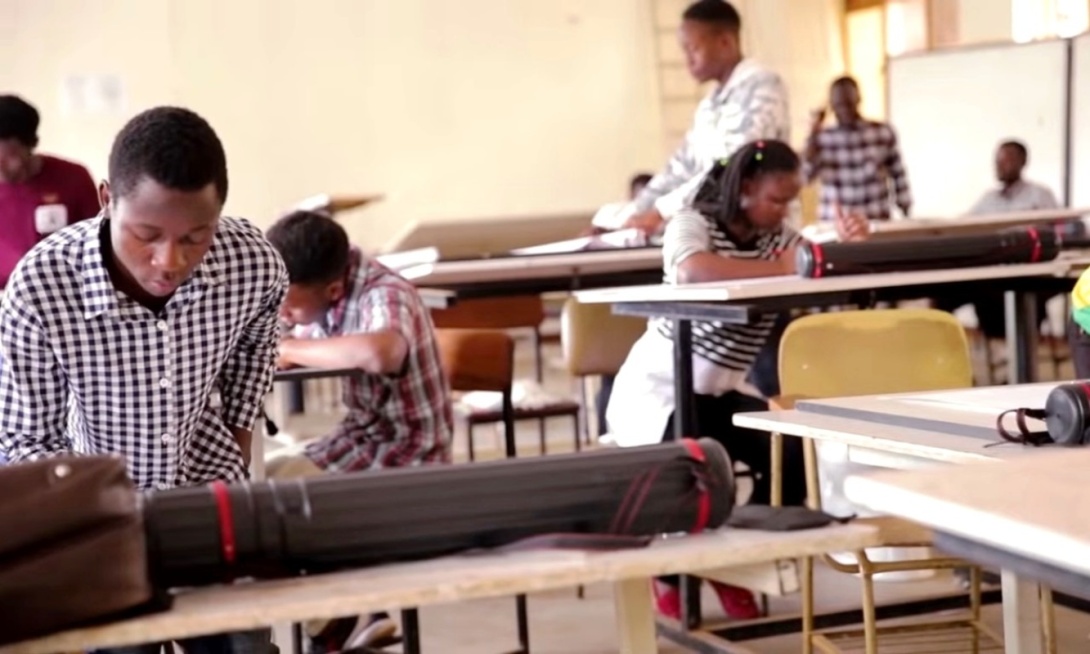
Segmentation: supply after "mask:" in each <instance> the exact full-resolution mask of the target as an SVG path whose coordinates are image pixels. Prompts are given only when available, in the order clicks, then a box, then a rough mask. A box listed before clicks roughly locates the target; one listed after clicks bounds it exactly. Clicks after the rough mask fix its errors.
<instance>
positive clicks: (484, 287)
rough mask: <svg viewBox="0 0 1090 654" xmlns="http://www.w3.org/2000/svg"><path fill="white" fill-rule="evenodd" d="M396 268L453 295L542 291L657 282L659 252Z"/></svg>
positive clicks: (597, 253) (628, 251)
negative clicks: (449, 291) (454, 293)
mask: <svg viewBox="0 0 1090 654" xmlns="http://www.w3.org/2000/svg"><path fill="white" fill-rule="evenodd" d="M399 272H400V274H401V276H402V277H404V278H405V279H407V280H409V281H410V282H412V283H413V284H415V285H417V286H427V287H437V288H445V289H449V290H452V291H455V292H456V293H457V295H458V297H488V296H502V295H527V294H542V293H550V292H556V291H571V290H575V289H579V288H600V287H608V286H617V285H622V284H639V283H650V282H653V281H656V282H657V281H660V280H661V279H662V251H661V250H660V249H659V248H657V247H642V248H624V249H616V250H590V251H586V252H573V253H566V254H535V255H522V256H497V257H489V258H481V259H465V260H453V261H437V262H433V263H421V264H417V265H409V266H406V267H404V268H402V269H400V271H399Z"/></svg>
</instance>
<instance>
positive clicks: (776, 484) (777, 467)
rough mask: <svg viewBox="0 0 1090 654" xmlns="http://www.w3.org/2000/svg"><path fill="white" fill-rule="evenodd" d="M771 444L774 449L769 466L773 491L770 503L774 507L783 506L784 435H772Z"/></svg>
mask: <svg viewBox="0 0 1090 654" xmlns="http://www.w3.org/2000/svg"><path fill="white" fill-rule="evenodd" d="M769 442H770V443H771V447H772V452H771V454H770V456H771V458H772V460H771V465H770V466H769V467H770V468H771V471H770V474H769V477H770V485H771V487H772V489H771V499H770V502H769V503H770V504H771V505H772V506H783V434H775V433H774V434H771V435H770V438H769Z"/></svg>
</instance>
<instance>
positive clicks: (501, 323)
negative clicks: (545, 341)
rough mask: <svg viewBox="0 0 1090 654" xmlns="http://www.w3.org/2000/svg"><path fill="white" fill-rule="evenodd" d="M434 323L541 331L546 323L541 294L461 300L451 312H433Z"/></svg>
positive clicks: (461, 327)
mask: <svg viewBox="0 0 1090 654" xmlns="http://www.w3.org/2000/svg"><path fill="white" fill-rule="evenodd" d="M431 319H432V322H434V323H435V326H436V327H439V328H442V329H518V328H522V327H533V328H537V327H539V326H540V325H541V323H542V322H543V321H544V320H545V302H544V301H543V300H542V299H541V296H540V295H518V296H513V297H494V298H475V299H467V300H462V299H459V300H458V301H457V302H456V303H455V304H454V305H453V306H452V307H450V308H448V309H433V310H432V312H431Z"/></svg>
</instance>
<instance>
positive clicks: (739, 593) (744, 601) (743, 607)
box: [660, 581, 761, 620]
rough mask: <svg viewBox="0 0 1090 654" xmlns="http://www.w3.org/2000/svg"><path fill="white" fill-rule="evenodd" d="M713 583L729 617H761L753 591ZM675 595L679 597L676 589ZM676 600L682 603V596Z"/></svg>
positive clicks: (748, 618) (741, 618) (745, 618)
mask: <svg viewBox="0 0 1090 654" xmlns="http://www.w3.org/2000/svg"><path fill="white" fill-rule="evenodd" d="M711 585H712V589H713V590H714V591H715V595H716V597H718V598H719V604H720V605H722V607H723V612H724V613H726V614H727V616H728V617H731V618H734V619H735V620H754V619H756V618H759V617H761V609H760V608H759V607H758V606H757V600H756V598H754V597H753V593H751V592H749V591H748V590H746V589H745V588H739V587H737V586H728V585H727V584H722V583H719V582H718V581H713V582H711ZM674 595H675V597H677V591H676V590H675V591H674ZM675 601H677V602H678V603H679V605H680V598H678V599H676V600H675ZM660 606H661V602H660Z"/></svg>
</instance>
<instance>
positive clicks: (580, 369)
mask: <svg viewBox="0 0 1090 654" xmlns="http://www.w3.org/2000/svg"><path fill="white" fill-rule="evenodd" d="M645 331H647V319H646V318H635V317H632V316H619V315H617V314H615V313H613V307H612V306H610V305H609V304H582V303H580V302H579V301H578V300H576V299H575V298H569V299H568V300H567V301H566V302H564V308H563V310H562V311H561V314H560V344H561V347H562V349H563V352H564V363H565V364H566V365H567V368H568V374H570V375H571V376H572V377H574V378H575V379H578V380H579V404H580V408H581V411H582V414H583V434H585V435H586V438H587V442H588V443H589V442H590V431H591V430H590V415H589V414H590V412H589V411H588V410H587V407H588V406H589V400H588V396H589V389H588V388H587V379H588V378H589V377H600V376H603V375H615V374H617V371H618V370H620V369H621V365H622V364H623V363H624V360H625V359H626V358H627V357H628V352H629V350H631V349H632V345H633V344H634V343H635V342H636V341H637V340H638V339H639V338H640V336H642V335H643V333H644V332H645ZM598 435H599V436H601V435H602V434H598Z"/></svg>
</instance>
